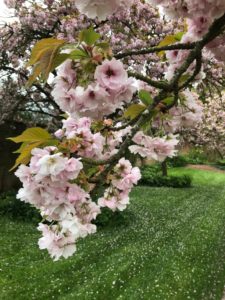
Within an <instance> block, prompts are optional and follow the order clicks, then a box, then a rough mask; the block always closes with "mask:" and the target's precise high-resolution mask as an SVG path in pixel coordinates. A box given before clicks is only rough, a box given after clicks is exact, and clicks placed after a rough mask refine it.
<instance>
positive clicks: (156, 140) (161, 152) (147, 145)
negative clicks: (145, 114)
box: [129, 131, 179, 162]
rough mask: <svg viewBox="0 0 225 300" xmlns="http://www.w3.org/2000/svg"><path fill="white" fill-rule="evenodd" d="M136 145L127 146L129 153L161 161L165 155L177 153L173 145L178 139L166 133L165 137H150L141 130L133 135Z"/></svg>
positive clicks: (170, 155) (175, 144) (176, 143)
mask: <svg viewBox="0 0 225 300" xmlns="http://www.w3.org/2000/svg"><path fill="white" fill-rule="evenodd" d="M133 142H134V143H136V145H132V146H130V147H129V150H130V152H131V153H134V154H139V155H140V156H142V157H147V158H148V159H152V160H156V161H159V162H163V161H164V160H165V159H166V158H167V157H173V156H175V155H176V154H177V150H176V149H175V147H176V146H177V145H178V143H179V141H178V140H177V136H175V135H168V136H165V137H161V138H160V137H151V136H148V135H145V134H144V133H143V132H142V131H139V132H137V133H136V135H135V136H134V137H133Z"/></svg>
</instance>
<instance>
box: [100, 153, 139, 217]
mask: <svg viewBox="0 0 225 300" xmlns="http://www.w3.org/2000/svg"><path fill="white" fill-rule="evenodd" d="M140 178H141V173H140V170H139V168H138V167H134V168H133V167H132V165H131V163H130V161H129V160H126V159H125V158H121V159H120V160H119V162H118V164H117V165H116V166H115V167H114V169H113V172H112V173H111V174H110V186H109V187H108V188H107V189H106V190H105V193H104V196H103V197H101V198H99V199H98V205H99V206H100V207H108V208H110V209H111V210H112V211H115V210H116V209H118V210H120V211H122V210H124V209H125V208H126V207H127V205H128V204H129V193H130V191H131V189H132V188H133V186H134V185H135V184H137V182H138V180H139V179H140Z"/></svg>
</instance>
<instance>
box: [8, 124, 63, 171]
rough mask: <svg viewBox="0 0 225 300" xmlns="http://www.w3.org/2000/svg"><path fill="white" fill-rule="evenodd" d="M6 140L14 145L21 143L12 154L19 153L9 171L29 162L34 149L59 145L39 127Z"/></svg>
mask: <svg viewBox="0 0 225 300" xmlns="http://www.w3.org/2000/svg"><path fill="white" fill-rule="evenodd" d="M8 139H9V140H11V141H13V142H15V143H22V145H21V146H20V148H19V149H17V150H16V151H15V152H14V153H19V154H20V155H19V156H18V158H17V160H16V162H15V165H14V166H13V167H12V169H11V170H13V169H15V168H16V167H17V166H18V165H20V164H27V163H28V162H29V161H30V157H31V151H32V150H33V149H34V148H38V147H46V146H57V145H58V143H59V141H58V140H57V139H54V138H52V136H51V135H50V134H49V133H48V132H47V131H46V130H44V129H42V128H39V127H34V128H28V129H26V130H25V131H24V132H23V133H22V134H21V135H19V136H17V137H13V138H8ZM11 170H10V171H11Z"/></svg>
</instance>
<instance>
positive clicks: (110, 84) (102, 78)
mask: <svg viewBox="0 0 225 300" xmlns="http://www.w3.org/2000/svg"><path fill="white" fill-rule="evenodd" d="M95 79H96V80H97V82H98V83H99V84H100V85H101V86H102V87H105V88H108V89H109V90H119V89H120V88H121V87H122V86H123V84H125V83H126V81H127V79H128V76H127V72H126V71H125V69H124V66H123V64H122V63H121V62H120V61H118V60H116V59H115V58H113V59H112V60H108V59H106V60H104V61H103V63H102V64H101V65H100V66H98V67H97V68H96V70H95Z"/></svg>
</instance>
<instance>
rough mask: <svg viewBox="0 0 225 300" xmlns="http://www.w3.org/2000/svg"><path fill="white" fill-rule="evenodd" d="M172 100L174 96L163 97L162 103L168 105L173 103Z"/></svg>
mask: <svg viewBox="0 0 225 300" xmlns="http://www.w3.org/2000/svg"><path fill="white" fill-rule="evenodd" d="M173 101H174V97H167V98H165V99H163V101H162V103H163V104H165V105H170V104H172V103H173Z"/></svg>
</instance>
